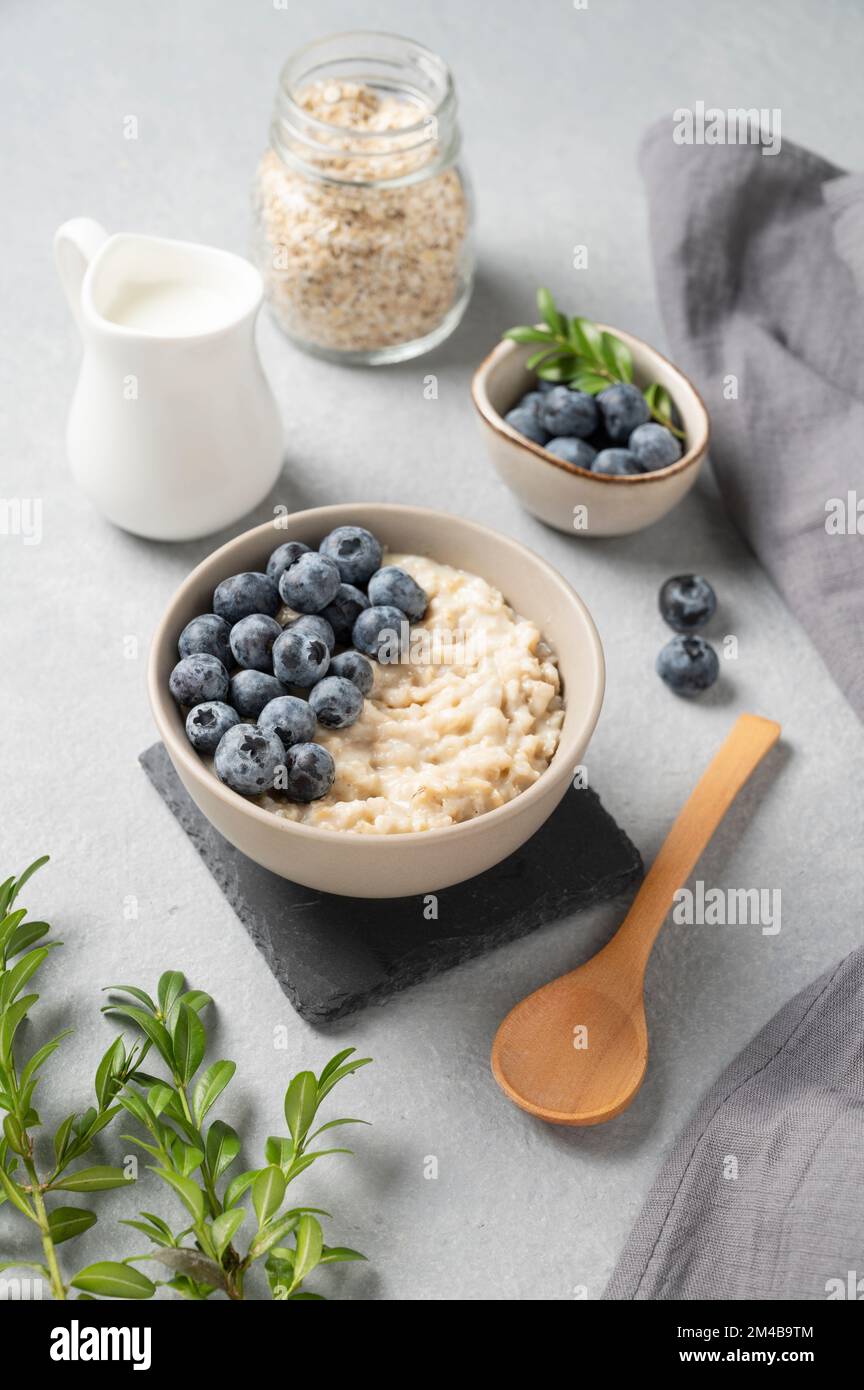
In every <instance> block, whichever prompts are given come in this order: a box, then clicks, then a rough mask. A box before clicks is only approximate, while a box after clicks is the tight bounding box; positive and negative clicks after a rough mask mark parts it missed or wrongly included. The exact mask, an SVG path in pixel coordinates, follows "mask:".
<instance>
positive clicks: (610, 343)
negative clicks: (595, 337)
mask: <svg viewBox="0 0 864 1390" xmlns="http://www.w3.org/2000/svg"><path fill="white" fill-rule="evenodd" d="M600 350H601V352H602V354H603V361H604V362H605V363H606V366H607V367H608V368H609V370H610V372H611V373H612V375H613V376H615V377H617V379H618V380H619V381H632V380H633V354H632V353H631V351H630V349H629V348H628V347H627V345H626V343H622V341H621V339H620V338H616V337H615V335H614V333H606V332H603V333H601V334H600Z"/></svg>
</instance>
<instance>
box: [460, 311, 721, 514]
mask: <svg viewBox="0 0 864 1390" xmlns="http://www.w3.org/2000/svg"><path fill="white" fill-rule="evenodd" d="M598 327H600V328H606V325H605V324H599V325H598ZM607 331H608V332H610V333H614V334H615V336H616V337H617V338H620V339H621V341H622V342H624V343H626V344H627V346H628V347H629V349H630V351H631V352H632V354H633V363H634V367H635V377H636V381H637V383H638V384H639V385H646V386H647V385H648V384H649V383H650V382H652V381H657V382H659V383H660V385H661V386H665V387H666V390H667V391H668V392H669V394H670V396H671V397H672V399H673V401H674V402H675V405H676V406H677V407H678V412H679V414H680V416H681V420H682V424H683V428H684V432H685V434H686V436H687V452H686V453H685V454H683V455H682V456H681V458H680V459H678V460H677V462H676V463H673V464H670V466H669V467H668V468H663V469H661V470H659V471H658V472H656V473H640V474H637V475H636V476H634V477H625V478H614V477H608V476H606V475H604V474H601V473H590V472H588V471H587V469H584V468H577V467H576V465H575V464H572V463H565V461H564V460H563V459H560V458H556V456H555V455H554V454H550V453H549V452H548V450H547V449H544V448H542V446H541V445H539V444H534V443H533V442H532V441H531V440H530V439H525V438H524V436H523V435H521V434H519V433H518V432H517V431H516V430H514V429H512V428H511V427H510V425H508V424H507V423H506V422H505V420H504V416H505V415H506V414H507V412H508V410H512V409H513V406H514V405H515V404H516V402H517V401H518V400H520V399H521V397H522V396H524V394H525V392H526V391H530V390H531V388H532V386H533V385H534V384H535V381H536V377H535V375H534V373H533V372H529V371H528V370H527V369H526V367H525V362H526V360H527V359H528V358H529V357H530V356H531V354H532V352H534V351H536V348H537V344H536V343H532V344H527V343H514V342H512V341H511V340H510V339H509V338H506V339H504V340H503V341H502V342H500V343H499V344H498V346H497V347H496V348H493V350H492V351H491V352H490V354H489V356H488V357H487V358H486V359H485V360H484V361H483V362H481V364H480V366H479V367H478V368H477V371H476V372H475V373H474V379H473V381H472V383H471V395H472V397H473V399H474V404H475V405H476V407H477V410H478V411H479V413H480V419H481V421H482V428H483V434H484V436H485V439H486V447H487V449H488V451H489V457H490V458H491V460H492V463H493V465H494V467H495V469H496V470H497V472H498V474H499V476H500V477H501V478H503V480H504V482H505V483H506V484H507V486H508V487H509V488H510V489H511V491H513V492H514V493H515V494H516V496H517V497H518V498H519V501H520V502H521V503H522V506H523V507H525V508H526V510H527V511H529V512H531V513H533V515H534V516H536V517H539V518H540V520H541V521H545V522H546V524H547V525H548V526H554V527H555V529H556V531H566V532H567V533H568V534H569V535H575V536H624V535H627V534H628V533H629V532H631V531H641V530H643V529H644V527H646V526H651V525H653V523H654V522H655V521H659V520H660V518H661V517H662V516H665V515H666V513H667V512H670V511H671V510H672V508H673V507H675V506H677V505H678V503H679V502H680V501H681V499H682V497H684V496H686V494H687V493H688V492H689V491H690V489H691V487H692V486H693V484H694V483H695V481H696V479H697V477H698V475H699V469H700V468H701V466H702V460H703V459H704V458H705V454H706V452H707V450H708V433H709V427H708V412H707V410H706V409H705V405H704V402H703V400H702V397H701V396H700V395H699V392H698V391H697V390H696V388H695V386H694V385H693V384H692V382H690V381H688V379H687V377H686V376H685V375H684V373H683V372H679V370H678V368H677V367H674V366H673V365H672V363H671V362H669V361H668V360H667V359H666V358H665V357H663V356H662V355H661V353H659V352H657V350H656V349H655V348H652V347H649V346H648V344H647V343H643V342H642V340H641V338H634V337H633V335H632V333H623V332H622V331H621V329H620V328H610V329H608V330H607Z"/></svg>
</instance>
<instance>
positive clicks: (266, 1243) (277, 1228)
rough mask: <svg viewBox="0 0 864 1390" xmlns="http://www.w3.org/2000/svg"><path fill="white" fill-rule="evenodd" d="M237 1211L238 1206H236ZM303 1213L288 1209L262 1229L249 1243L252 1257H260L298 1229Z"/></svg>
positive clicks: (254, 1258)
mask: <svg viewBox="0 0 864 1390" xmlns="http://www.w3.org/2000/svg"><path fill="white" fill-rule="evenodd" d="M234 1210H235V1211H237V1210H238V1208H236V1207H235V1208H234ZM241 1210H242V1209H241ZM300 1216H301V1213H300V1212H299V1211H288V1212H285V1214H284V1215H283V1216H280V1217H277V1218H276V1220H275V1221H273V1222H272V1223H271V1224H270V1225H268V1226H265V1227H264V1228H263V1229H262V1230H260V1231H259V1232H258V1234H257V1236H256V1237H255V1239H254V1240H253V1241H251V1242H250V1245H249V1257H250V1259H253V1260H257V1259H260V1258H261V1256H262V1255H265V1254H266V1253H267V1251H268V1250H270V1249H272V1248H273V1246H274V1245H278V1244H279V1243H280V1241H283V1240H284V1239H285V1237H286V1236H290V1234H291V1232H292V1231H296V1229H297V1227H298V1225H299V1223H300Z"/></svg>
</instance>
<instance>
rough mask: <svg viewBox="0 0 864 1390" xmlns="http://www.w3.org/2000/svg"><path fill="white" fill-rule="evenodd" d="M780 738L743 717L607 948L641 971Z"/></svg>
mask: <svg viewBox="0 0 864 1390" xmlns="http://www.w3.org/2000/svg"><path fill="white" fill-rule="evenodd" d="M779 737H780V725H779V724H775V723H774V721H773V720H772V719H761V718H760V717H759V716H758V715H756V714H742V715H741V716H740V718H739V719H738V720H737V721H736V723H735V726H734V727H733V729H732V732H731V733H730V734H729V736H728V738H727V739H726V741H725V743H724V744H723V745H722V747H721V748H720V749H719V751H718V752H717V753H716V754H715V755H714V757H713V759H712V760H711V762H710V763H709V764H708V767H707V768H706V769H705V771H704V772H703V773H702V776H701V777H700V778H699V781H698V782H697V783H696V786H695V787H694V788H693V791H692V792H691V793H690V796H689V797H688V799H687V801H686V802H685V803H684V806H683V807H682V808H681V810H680V812H679V813H678V816H677V818H676V820H675V824H674V825H673V826H672V829H671V830H670V831H669V834H668V835H667V836H666V839H665V840H664V842H663V844H662V846H661V848H660V853H659V854H658V855H657V858H656V859H655V860H654V863H653V864H652V865H651V868H650V869H649V870H648V873H647V874H646V876H645V879H644V881H643V883H642V887H641V888H640V889H639V892H638V893H637V894H636V897H635V898H634V900H633V903H632V905H631V907H630V911H629V912H628V913H627V916H626V917H625V918H624V921H623V922H622V923H621V926H620V927H619V929H618V931H617V932H616V934H615V936H614V937H613V939H612V941H611V942H610V943H609V945H608V946H607V947H606V950H608V951H612V950H614V951H615V952H616V954H617V951H618V949H619V948H620V949H622V950H624V951H625V953H626V954H627V956H628V957H629V959H630V962H631V964H633V965H636V964H641V967H642V969H643V970H644V968H645V965H646V963H647V960H648V957H649V955H650V954H651V948H652V946H653V945H654V942H655V940H656V938H657V934H658V932H659V931H660V928H661V927H662V925H663V923H664V922H665V920H666V917H667V915H668V913H669V910H670V908H671V907H672V903H673V901H674V898H675V893H676V892H677V890H678V889H679V888H681V887H682V885H683V884H685V883H686V882H687V879H688V878H689V877H690V874H691V873H692V871H693V869H694V868H695V866H696V863H697V861H698V860H699V858H700V857H701V855H702V851H703V850H704V849H705V846H706V845H707V844H708V841H709V840H710V839H711V836H712V835H713V834H714V831H715V830H716V829H717V826H718V825H719V824H720V822H721V820H722V819H723V817H724V816H725V814H726V812H727V811H728V809H729V807H730V806H731V804H732V802H733V801H734V800H735V797H736V796H737V795H738V792H739V791H740V790H741V788H742V787H743V786H744V783H745V782H746V781H747V779H748V777H749V776H750V774H751V772H753V770H754V768H756V767H757V766H758V764H759V763H760V762H761V760H762V758H763V757H764V756H765V754H766V753H767V752H768V750H769V748H772V747H773V746H774V744H775V743H776V742H777V740H778V738H779Z"/></svg>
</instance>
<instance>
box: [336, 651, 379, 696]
mask: <svg viewBox="0 0 864 1390" xmlns="http://www.w3.org/2000/svg"><path fill="white" fill-rule="evenodd" d="M329 674H330V675H331V676H344V677H345V679H346V680H349V681H353V682H354V684H355V685H356V687H357V689H358V690H359V691H360V693H361V694H362V695H368V694H369V691H370V690H371V689H372V686H373V685H374V684H375V672H374V671H373V670H372V667H371V666H370V664H369V662H368V661H367V660H366V658H365V656H361V655H360V653H359V652H355V651H348V652H340V653H339V655H338V656H334V658H333V660H332V661H331V662H330V667H329Z"/></svg>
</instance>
